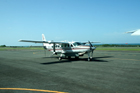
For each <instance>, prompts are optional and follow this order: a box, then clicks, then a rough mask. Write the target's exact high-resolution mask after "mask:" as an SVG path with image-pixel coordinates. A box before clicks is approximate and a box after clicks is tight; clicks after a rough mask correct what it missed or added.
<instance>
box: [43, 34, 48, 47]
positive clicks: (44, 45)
mask: <svg viewBox="0 0 140 93" xmlns="http://www.w3.org/2000/svg"><path fill="white" fill-rule="evenodd" d="M42 41H46V38H45V35H44V34H42ZM47 46H48V44H47V43H43V47H44V49H47V48H48V47H47Z"/></svg>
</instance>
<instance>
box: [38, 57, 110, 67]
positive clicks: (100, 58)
mask: <svg viewBox="0 0 140 93" xmlns="http://www.w3.org/2000/svg"><path fill="white" fill-rule="evenodd" d="M111 57H113V56H103V57H94V58H93V59H92V60H91V61H88V60H87V58H79V59H75V58H70V59H68V58H63V59H64V60H61V61H54V62H45V63H40V64H43V65H49V64H57V63H71V62H73V61H87V62H108V61H106V60H102V58H111ZM43 58H47V59H48V58H51V59H52V58H53V59H58V58H59V57H43ZM53 59H52V60H53Z"/></svg>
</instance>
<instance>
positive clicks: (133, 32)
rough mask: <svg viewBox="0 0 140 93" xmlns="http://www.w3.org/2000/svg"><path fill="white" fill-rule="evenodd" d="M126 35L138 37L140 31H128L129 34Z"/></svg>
mask: <svg viewBox="0 0 140 93" xmlns="http://www.w3.org/2000/svg"><path fill="white" fill-rule="evenodd" d="M126 33H132V34H131V35H132V36H133V35H140V29H138V30H134V31H129V32H126Z"/></svg>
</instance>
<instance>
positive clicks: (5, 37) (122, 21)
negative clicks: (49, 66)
mask: <svg viewBox="0 0 140 93" xmlns="http://www.w3.org/2000/svg"><path fill="white" fill-rule="evenodd" d="M137 29H140V0H0V45H6V46H27V45H33V46H34V45H42V44H34V43H28V42H18V40H20V39H23V40H42V34H44V35H45V37H46V40H53V41H64V40H67V41H80V42H82V41H84V42H85V41H88V40H89V41H99V42H101V43H103V44H110V43H140V36H131V35H130V34H125V32H127V31H133V30H137Z"/></svg>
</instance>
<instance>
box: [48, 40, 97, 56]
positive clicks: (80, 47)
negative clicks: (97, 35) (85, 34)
mask: <svg viewBox="0 0 140 93" xmlns="http://www.w3.org/2000/svg"><path fill="white" fill-rule="evenodd" d="M45 48H46V49H47V50H48V51H51V52H55V53H58V54H59V53H60V54H61V53H63V54H70V53H71V54H72V53H74V54H79V55H83V54H85V53H87V52H90V51H91V47H90V46H89V45H84V44H82V43H80V42H69V43H68V44H55V47H54V45H53V44H47V45H45ZM54 48H55V50H54ZM92 49H93V50H94V49H95V47H92Z"/></svg>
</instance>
